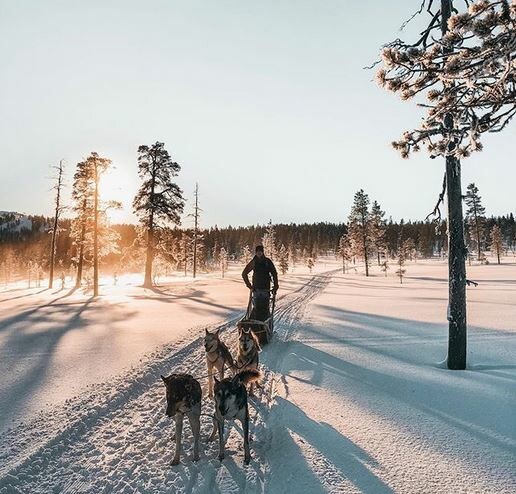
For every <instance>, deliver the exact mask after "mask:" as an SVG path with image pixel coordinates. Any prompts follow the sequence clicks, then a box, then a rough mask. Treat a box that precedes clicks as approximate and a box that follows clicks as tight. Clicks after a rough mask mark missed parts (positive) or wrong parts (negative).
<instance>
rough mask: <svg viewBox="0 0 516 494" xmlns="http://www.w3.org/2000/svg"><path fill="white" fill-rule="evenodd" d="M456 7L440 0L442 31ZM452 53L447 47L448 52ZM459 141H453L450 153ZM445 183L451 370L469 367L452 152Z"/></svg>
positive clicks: (456, 167)
mask: <svg viewBox="0 0 516 494" xmlns="http://www.w3.org/2000/svg"><path fill="white" fill-rule="evenodd" d="M452 8H453V1H452V0H441V32H442V35H443V36H444V35H445V34H446V32H447V30H448V19H449V18H450V16H451V13H452ZM451 52H453V48H448V49H447V53H451ZM443 123H444V127H445V128H446V129H447V130H448V131H449V132H451V130H452V129H453V126H454V118H453V115H452V114H450V113H447V114H446V115H445V117H444V122H443ZM455 146H456V144H455V143H454V142H451V143H450V145H449V147H448V151H449V152H450V153H451V152H452V151H453V150H454V149H455ZM446 184H447V200H448V288H449V294H448V358H447V366H448V369H454V370H463V369H465V368H466V346H467V325H466V254H467V250H466V245H465V243H464V217H463V214H462V187H461V168H460V161H459V160H458V159H457V158H456V157H455V156H454V155H453V154H449V155H448V156H446Z"/></svg>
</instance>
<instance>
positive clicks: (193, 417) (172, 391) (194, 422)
mask: <svg viewBox="0 0 516 494" xmlns="http://www.w3.org/2000/svg"><path fill="white" fill-rule="evenodd" d="M161 379H162V380H163V382H164V383H165V387H166V389H167V411H166V414H167V416H168V417H174V419H175V422H176V433H175V440H176V451H175V454H174V458H173V460H172V465H177V464H179V459H180V456H181V435H182V432H183V418H184V416H185V415H186V416H187V417H188V420H189V421H190V427H191V428H192V432H193V436H194V455H193V460H194V461H197V460H198V459H199V436H200V431H201V398H202V390H201V385H200V384H199V381H197V379H194V378H193V377H192V376H190V375H189V374H170V376H168V377H164V376H161Z"/></svg>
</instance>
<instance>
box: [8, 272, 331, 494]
mask: <svg viewBox="0 0 516 494" xmlns="http://www.w3.org/2000/svg"><path fill="white" fill-rule="evenodd" d="M335 272H336V271H331V272H328V273H323V274H320V275H315V276H313V277H312V278H311V279H310V280H309V281H308V282H307V283H306V284H305V285H303V286H302V287H301V288H299V289H298V290H297V291H295V292H292V293H289V294H287V295H285V296H283V297H281V298H280V299H279V300H278V303H277V307H276V314H275V326H276V331H275V333H276V334H275V336H274V339H273V342H272V343H271V344H270V345H268V346H267V348H266V349H265V350H264V352H263V353H262V356H261V361H262V363H263V364H262V367H263V368H262V372H263V374H264V379H263V388H262V396H261V397H260V399H252V401H251V406H250V408H251V410H250V413H251V420H252V424H251V435H252V439H253V443H252V454H253V460H252V462H251V465H250V466H249V467H245V468H244V467H243V466H242V462H243V451H242V438H241V436H240V434H238V433H235V431H234V430H233V431H232V432H231V433H230V434H229V438H228V441H227V447H226V449H227V453H228V454H227V458H226V459H225V460H224V462H223V463H222V465H221V463H220V462H219V461H218V460H217V459H216V457H217V454H216V445H215V443H212V444H207V443H206V437H207V435H208V434H209V432H210V431H211V420H210V419H209V417H202V430H201V434H202V439H201V441H202V446H201V459H200V461H199V462H197V463H193V462H191V453H192V452H191V432H190V428H189V426H188V425H186V426H185V430H184V431H183V447H184V453H183V455H182V463H181V465H180V466H178V467H171V466H170V464H169V462H170V460H171V458H172V454H173V448H174V447H173V444H172V441H171V436H172V433H173V426H172V423H171V421H170V419H168V418H167V417H166V416H165V414H164V409H165V403H164V391H163V386H162V384H161V379H160V378H159V376H160V374H167V373H169V372H172V371H174V372H188V373H191V374H192V375H193V376H204V375H205V374H206V365H205V357H204V348H203V333H204V327H202V328H199V331H198V335H199V336H198V337H197V338H195V339H193V340H190V341H183V342H179V343H176V344H174V345H168V346H164V347H161V348H160V349H158V350H156V351H154V352H153V353H151V354H149V355H148V357H146V358H145V359H143V361H142V363H141V364H140V365H138V366H137V367H134V368H131V369H130V370H129V371H127V372H126V373H125V374H124V375H122V376H118V377H116V378H114V379H112V380H110V381H108V382H105V383H101V384H98V385H94V386H90V387H89V388H88V389H87V391H85V392H84V393H83V394H82V395H80V396H78V397H77V398H74V399H72V400H67V402H65V404H64V405H62V406H60V407H56V408H55V409H53V410H51V411H50V412H44V413H41V414H40V415H39V416H37V417H36V418H35V419H33V420H31V421H29V422H27V423H21V424H19V425H17V426H16V427H15V428H13V429H11V430H8V431H7V432H5V433H4V434H2V436H0V451H1V452H0V494H4V493H5V494H7V493H22V492H23V493H25V492H31V493H45V494H47V493H51V492H59V493H81V492H82V493H86V492H88V493H89V492H91V493H93V492H94V493H100V492H103V493H104V492H116V493H133V492H138V493H145V492H159V491H163V492H178V493H180V492H181V493H182V492H185V493H208V492H210V493H211V492H215V493H216V492H224V493H226V492H228V493H230V492H263V491H264V487H265V483H266V480H267V478H266V477H267V472H268V465H267V448H268V446H269V444H270V430H269V429H268V427H267V417H268V414H269V408H270V406H271V405H272V403H273V399H274V395H275V389H276V384H277V382H278V381H279V379H277V378H276V376H275V375H274V372H272V371H270V370H269V369H268V367H271V368H275V367H276V365H274V364H276V363H277V361H278V360H279V358H281V351H282V349H281V347H282V345H284V343H285V342H286V341H287V340H288V339H289V338H290V337H291V336H292V334H293V332H294V330H295V324H296V321H298V320H299V319H300V318H301V317H302V315H303V313H304V310H305V308H306V307H307V305H308V304H309V302H310V301H311V300H312V299H313V298H314V297H316V296H317V294H319V293H320V292H321V291H322V290H323V289H324V288H325V287H326V285H327V284H328V283H329V281H330V279H331V276H332V274H334V273H335ZM240 317H241V316H240V315H239V316H238V317H235V318H232V319H230V320H228V321H226V322H224V323H223V324H218V325H213V326H211V327H209V328H208V329H210V331H213V330H215V329H221V331H222V335H223V336H222V338H223V339H224V340H225V341H226V342H228V343H231V344H232V343H233V342H234V340H235V338H234V335H232V336H233V337H231V336H230V335H229V334H227V330H229V329H231V328H233V327H234V325H235V323H236V322H237V320H238V319H239V318H240ZM274 340H276V341H274ZM201 383H202V385H203V393H204V394H207V392H206V391H207V383H206V379H203V380H202V381H201ZM203 401H204V403H203V413H211V412H212V410H213V406H212V404H211V400H208V399H207V398H205V399H204V400H203ZM203 450H204V451H203Z"/></svg>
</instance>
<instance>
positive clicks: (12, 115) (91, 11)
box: [0, 0, 516, 226]
mask: <svg viewBox="0 0 516 494" xmlns="http://www.w3.org/2000/svg"><path fill="white" fill-rule="evenodd" d="M419 3H420V1H419V0H417V1H416V0H396V2H387V1H385V0H383V1H381V0H369V1H368V2H356V1H351V0H289V1H286V0H260V1H257V0H217V1H213V0H202V1H201V0H184V1H181V2H179V1H175V0H149V1H145V2H142V1H141V0H140V1H136V0H123V1H122V0H120V1H114V0H102V1H100V0H89V1H87V2H85V1H73V0H60V1H58V0H45V1H35V0H34V1H29V0H16V1H13V0H0V62H1V67H2V68H1V70H0V160H1V161H0V210H13V211H19V212H23V213H27V214H50V213H51V210H52V204H51V201H52V194H51V192H50V190H49V189H50V187H51V182H50V180H49V179H48V177H49V175H50V174H51V171H50V165H52V164H55V163H56V162H57V161H59V159H61V158H63V159H64V160H65V161H66V164H67V174H68V183H69V184H71V176H72V175H73V169H74V166H75V164H76V163H77V161H80V160H82V159H84V158H85V157H86V156H87V155H88V154H89V153H90V152H91V151H97V152H99V153H100V154H101V155H103V156H105V157H108V158H110V159H112V160H113V163H114V164H115V166H116V171H115V172H113V174H112V176H111V177H108V179H107V181H106V184H105V188H106V189H109V194H110V196H111V198H117V199H119V200H121V201H122V202H123V204H124V210H122V211H120V212H118V213H117V214H116V216H115V217H114V219H115V220H116V221H134V217H133V216H132V213H131V202H132V197H133V196H134V193H135V191H136V189H137V186H138V178H137V162H136V157H137V155H136V150H137V148H138V146H139V145H140V144H151V143H153V142H155V141H156V140H159V141H163V142H165V143H166V147H167V149H168V150H169V152H170V153H171V155H172V156H173V158H174V159H175V160H176V161H177V162H179V163H180V164H181V165H182V167H183V168H182V171H181V173H180V176H179V177H178V179H177V182H178V184H179V185H180V186H181V187H182V188H183V190H184V192H185V196H186V197H187V198H188V199H189V203H188V204H187V212H190V209H191V204H192V201H191V198H192V195H193V190H194V187H195V182H196V181H197V182H199V186H200V192H201V207H202V208H203V209H204V213H203V219H202V224H203V225H204V226H210V225H214V224H218V225H228V224H232V225H244V224H255V223H266V222H267V221H268V220H269V219H272V220H273V222H276V223H279V222H287V223H288V222H305V221H306V222H312V221H345V220H346V219H347V216H348V214H349V209H350V206H351V202H352V199H353V194H354V192H355V191H356V190H358V189H360V188H363V189H364V190H365V191H366V192H368V193H369V195H370V197H371V198H372V199H377V200H378V201H379V202H380V204H381V205H382V206H383V208H384V209H385V210H386V212H387V215H388V216H389V215H392V216H393V218H395V219H398V218H401V217H403V218H405V219H408V218H411V219H422V218H424V217H425V216H426V214H427V213H428V212H429V211H430V210H431V209H432V208H433V205H434V203H435V201H436V198H437V194H438V193H439V191H440V186H441V181H442V173H443V169H444V168H443V166H444V165H443V161H442V160H441V159H436V160H430V159H429V158H428V157H427V155H425V154H421V155H419V156H415V157H412V158H411V159H410V160H408V161H407V160H402V159H401V158H400V157H399V156H398V154H397V152H395V151H394V150H392V149H391V147H390V142H391V141H392V140H394V139H398V138H399V136H400V135H401V134H402V132H403V131H404V130H405V129H410V128H411V127H412V126H414V125H416V124H417V122H418V119H419V118H420V115H421V113H420V111H419V110H418V109H417V108H415V106H414V104H413V103H411V102H402V101H401V100H399V99H398V98H397V97H396V96H393V95H391V94H389V93H387V92H385V91H384V90H382V89H380V88H378V87H377V86H376V84H375V83H374V82H372V79H373V75H374V73H373V72H372V71H365V70H362V67H363V66H364V65H366V64H369V63H370V62H372V61H373V60H375V58H376V57H377V53H378V48H379V46H380V45H381V44H382V43H384V42H386V41H389V40H391V39H393V38H395V37H397V36H400V33H399V26H400V25H401V23H402V21H403V20H404V19H405V18H407V17H408V15H409V14H410V13H412V11H414V10H415V9H417V7H418V6H419ZM415 27H417V26H415ZM415 27H414V28H415ZM514 131H515V126H514V123H513V124H512V126H510V127H509V128H508V130H507V131H506V132H505V133H504V134H501V135H497V136H488V137H487V138H486V139H484V145H485V150H484V151H483V152H482V153H480V154H478V155H476V156H474V157H473V158H471V159H468V160H466V161H465V162H464V163H463V188H464V189H465V187H466V185H467V184H468V183H469V182H471V181H475V182H476V184H477V186H478V187H479V189H480V193H481V195H482V196H483V199H484V203H485V206H486V208H487V213H488V214H505V213H507V212H510V211H513V212H514V210H515V208H514V200H513V197H514V192H513V191H514V184H515V183H516V167H515V166H514V164H513V161H514V157H513V156H512V154H511V152H510V149H511V148H510V147H509V145H510V144H513V143H514ZM184 225H185V226H189V220H186V221H185V223H184Z"/></svg>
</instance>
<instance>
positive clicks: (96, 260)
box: [93, 163, 99, 297]
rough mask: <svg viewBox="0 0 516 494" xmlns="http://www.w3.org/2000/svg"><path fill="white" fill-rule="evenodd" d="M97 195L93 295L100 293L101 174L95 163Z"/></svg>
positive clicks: (94, 221)
mask: <svg viewBox="0 0 516 494" xmlns="http://www.w3.org/2000/svg"><path fill="white" fill-rule="evenodd" d="M94 169H95V196H94V200H93V207H94V211H93V296H94V297H97V296H98V294H99V238H98V237H99V232H98V227H99V224H98V223H99V175H98V168H97V163H95V168H94Z"/></svg>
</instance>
